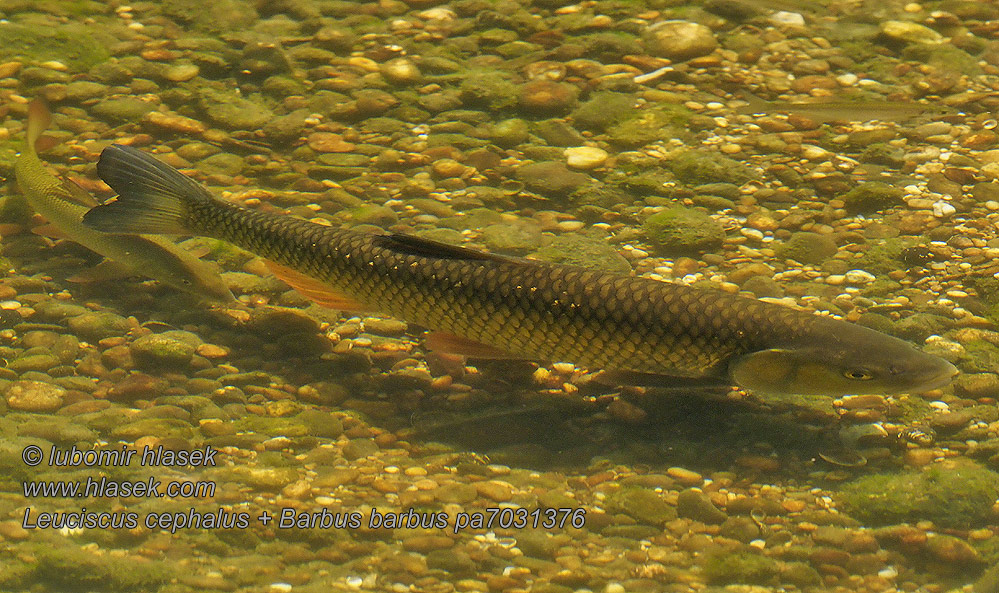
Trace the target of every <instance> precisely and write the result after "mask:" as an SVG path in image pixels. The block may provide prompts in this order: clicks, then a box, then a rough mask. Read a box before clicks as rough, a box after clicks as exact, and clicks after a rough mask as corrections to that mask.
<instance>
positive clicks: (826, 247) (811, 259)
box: [774, 232, 837, 264]
mask: <svg viewBox="0 0 999 593" xmlns="http://www.w3.org/2000/svg"><path fill="white" fill-rule="evenodd" d="M774 251H775V252H776V253H777V257H779V258H781V259H793V260H794V261H796V262H801V263H803V264H819V263H822V262H823V261H825V260H826V258H829V257H832V256H833V255H835V254H836V251H837V247H836V242H835V241H833V240H832V239H831V238H829V237H828V236H826V235H820V234H818V233H808V232H800V233H794V234H793V235H791V237H790V238H789V239H788V240H787V241H784V242H783V243H781V244H780V245H777V247H776V248H775V249H774Z"/></svg>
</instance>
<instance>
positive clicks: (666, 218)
mask: <svg viewBox="0 0 999 593" xmlns="http://www.w3.org/2000/svg"><path fill="white" fill-rule="evenodd" d="M642 230H643V231H644V232H645V236H646V237H647V238H648V240H649V242H650V243H652V245H653V246H655V247H656V249H657V250H658V251H660V252H662V253H663V254H666V255H675V254H680V255H685V254H696V253H704V252H706V251H713V250H715V249H717V248H718V247H721V244H722V241H724V240H725V230H724V229H723V228H722V227H721V225H720V224H718V223H717V222H716V221H715V220H714V219H713V218H711V217H710V216H708V215H707V214H705V213H703V212H701V211H699V210H695V209H693V208H684V207H676V208H669V209H666V210H663V211H662V212H659V213H657V214H653V215H652V216H650V217H649V218H647V219H646V220H645V223H644V224H643V225H642Z"/></svg>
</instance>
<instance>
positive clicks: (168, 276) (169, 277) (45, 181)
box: [14, 101, 236, 303]
mask: <svg viewBox="0 0 999 593" xmlns="http://www.w3.org/2000/svg"><path fill="white" fill-rule="evenodd" d="M49 119H50V115H49V112H48V109H47V108H46V107H45V105H44V104H43V103H42V102H40V101H33V102H32V103H31V105H30V106H29V107H28V125H27V146H26V147H25V149H24V151H23V152H22V153H21V155H20V156H18V158H17V160H16V161H15V162H14V174H15V176H16V178H17V185H18V187H20V189H21V193H23V194H24V197H25V198H26V199H27V201H28V204H29V205H30V206H31V208H32V209H33V210H34V211H35V212H37V213H38V214H41V215H42V216H43V217H44V218H45V219H46V220H48V221H49V223H50V224H51V225H52V226H53V227H55V229H56V230H57V231H58V232H59V233H60V234H61V235H64V236H65V237H66V238H68V239H70V240H71V241H74V242H76V243H79V244H80V245H83V246H84V247H86V248H87V249H89V250H91V251H93V252H95V253H98V254H99V255H103V256H104V257H105V258H107V259H106V260H105V262H104V263H105V264H106V263H108V262H113V263H114V264H117V265H118V266H121V267H123V268H125V270H126V271H128V272H130V273H133V274H137V275H142V276H147V277H149V278H153V279H155V280H159V281H161V282H163V283H165V284H169V285H170V286H173V287H174V288H178V289H180V290H183V291H185V292H189V293H191V294H194V295H196V296H198V297H201V298H204V299H207V300H210V301H213V302H222V303H235V302H236V301H235V298H233V296H232V293H231V292H229V289H228V288H227V287H226V285H225V283H224V282H223V281H222V277H221V276H220V275H219V273H218V272H217V271H216V270H214V269H213V268H212V267H211V266H210V265H209V264H207V263H206V262H203V261H201V260H200V259H198V258H197V257H195V255H194V254H192V253H191V252H189V251H186V250H184V249H182V248H180V247H178V246H176V245H174V244H173V243H171V242H170V241H167V240H166V239H164V238H163V237H155V236H138V235H133V234H108V233H101V232H98V231H95V230H93V229H90V228H88V227H86V226H84V225H83V223H82V222H81V220H82V219H83V215H84V214H85V213H86V212H87V211H88V210H89V209H90V207H91V206H93V205H94V204H96V203H97V201H96V200H94V199H93V198H92V197H91V196H90V195H89V194H88V193H87V192H86V191H84V190H83V189H82V188H80V187H78V186H77V185H75V184H74V183H72V182H69V181H63V180H61V179H59V178H58V177H56V176H55V175H53V174H52V173H49V171H48V170H47V169H46V168H45V165H44V164H43V163H42V161H41V159H39V158H38V154H37V152H36V149H35V143H36V142H37V141H38V139H39V137H40V136H41V134H42V132H43V131H45V128H47V127H48V124H49ZM88 202H89V205H84V204H86V203H88ZM102 265H104V264H102Z"/></svg>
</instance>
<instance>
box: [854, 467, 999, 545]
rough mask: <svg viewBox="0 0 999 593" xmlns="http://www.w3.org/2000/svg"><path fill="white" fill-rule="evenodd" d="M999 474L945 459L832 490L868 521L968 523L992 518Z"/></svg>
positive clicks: (998, 493) (962, 525) (998, 492)
mask: <svg viewBox="0 0 999 593" xmlns="http://www.w3.org/2000/svg"><path fill="white" fill-rule="evenodd" d="M997 497H999V474H997V473H996V472H994V471H991V470H988V469H985V468H983V467H981V466H980V465H978V464H976V463H973V462H970V461H961V460H955V461H948V462H946V463H937V464H933V465H931V466H929V467H927V468H926V469H923V470H915V471H908V472H904V473H900V474H874V475H870V476H864V477H862V478H860V479H858V480H855V481H854V482H852V483H850V484H848V485H846V486H845V487H844V488H843V490H841V491H840V493H839V495H838V496H837V500H838V501H839V504H840V507H841V508H842V509H843V510H845V511H846V512H848V513H849V514H850V515H852V516H853V517H855V518H857V519H859V520H861V521H863V522H864V523H865V524H868V525H892V524H896V523H902V522H910V523H915V522H917V521H924V520H928V521H933V522H934V523H935V524H936V525H938V526H940V527H953V528H958V529H967V528H971V527H975V526H980V525H983V524H985V523H986V522H988V521H989V520H990V519H991V518H992V505H993V504H994V503H995V501H996V498H997Z"/></svg>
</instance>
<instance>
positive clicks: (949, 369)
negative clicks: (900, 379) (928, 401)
mask: <svg viewBox="0 0 999 593" xmlns="http://www.w3.org/2000/svg"><path fill="white" fill-rule="evenodd" d="M941 362H943V365H941V366H940V368H939V369H938V370H936V371H934V372H931V373H927V374H926V378H925V379H923V380H922V381H920V382H919V385H918V389H914V390H913V391H915V392H917V393H918V392H922V391H930V390H933V389H938V388H940V387H945V386H947V385H949V384H950V382H951V381H953V380H954V377H956V376H957V375H958V374H959V373H960V372H961V371H959V370H957V367H956V366H954V365H952V364H951V363H949V362H947V361H945V360H944V361H941Z"/></svg>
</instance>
